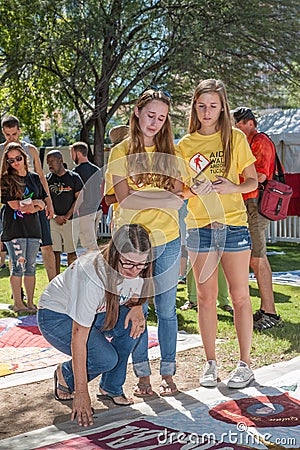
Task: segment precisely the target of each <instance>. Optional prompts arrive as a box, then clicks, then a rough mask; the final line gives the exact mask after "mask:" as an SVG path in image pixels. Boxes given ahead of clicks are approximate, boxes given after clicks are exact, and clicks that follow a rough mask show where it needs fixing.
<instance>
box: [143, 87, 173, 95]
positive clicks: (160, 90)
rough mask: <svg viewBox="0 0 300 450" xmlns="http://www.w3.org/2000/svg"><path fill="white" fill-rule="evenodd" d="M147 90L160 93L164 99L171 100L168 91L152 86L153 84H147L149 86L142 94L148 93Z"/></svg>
mask: <svg viewBox="0 0 300 450" xmlns="http://www.w3.org/2000/svg"><path fill="white" fill-rule="evenodd" d="M149 89H152V90H153V91H155V92H162V93H163V94H164V96H165V97H168V98H172V95H171V94H170V92H169V91H164V90H163V89H161V88H160V87H159V86H156V85H153V84H149V86H147V87H146V89H144V91H143V93H144V92H146V91H149Z"/></svg>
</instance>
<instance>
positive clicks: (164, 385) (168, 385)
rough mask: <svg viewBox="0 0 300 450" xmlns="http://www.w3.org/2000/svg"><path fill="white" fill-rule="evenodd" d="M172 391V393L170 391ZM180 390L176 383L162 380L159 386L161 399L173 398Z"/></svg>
mask: <svg viewBox="0 0 300 450" xmlns="http://www.w3.org/2000/svg"><path fill="white" fill-rule="evenodd" d="M169 389H170V392H169V391H168V390H169ZM178 392H179V391H178V389H177V386H176V384H175V383H174V381H167V380H165V379H163V380H162V382H161V383H160V386H159V395H160V396H161V397H173V396H174V395H176V394H177V393H178Z"/></svg>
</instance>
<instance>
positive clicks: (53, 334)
mask: <svg viewBox="0 0 300 450" xmlns="http://www.w3.org/2000/svg"><path fill="white" fill-rule="evenodd" d="M128 312H129V309H128V308H127V307H126V306H120V309H119V319H118V321H117V323H116V325H115V327H114V328H113V329H112V330H109V331H104V332H102V331H101V329H102V327H103V324H104V320H105V313H101V314H97V315H96V317H95V321H94V323H93V325H92V327H91V330H90V333H89V337H88V340H87V364H86V367H87V378H88V381H91V380H93V379H94V378H96V377H97V376H98V375H100V374H102V379H101V382H100V386H101V388H102V389H104V390H105V391H106V392H109V393H110V394H111V395H116V396H119V395H122V394H123V384H124V382H125V379H126V370H127V362H128V357H129V355H130V353H131V351H132V349H133V347H134V345H135V343H136V341H135V339H133V338H131V337H130V336H129V333H130V330H131V322H130V323H129V326H128V328H127V329H126V330H125V328H124V321H125V317H126V316H127V314H128ZM37 318H38V325H39V329H40V330H41V333H42V334H43V336H44V337H45V339H46V340H47V341H48V342H49V343H50V344H51V345H52V346H53V347H55V348H57V349H58V350H59V351H61V352H63V353H65V354H67V355H70V356H72V353H71V339H72V322H73V320H72V319H71V318H70V317H69V316H67V315H66V314H62V313H57V312H54V311H50V310H49V309H39V310H38V315H37ZM107 337H111V338H112V339H111V341H108V340H107V339H106V338H107ZM62 373H63V377H64V379H65V381H66V383H67V385H68V386H69V388H70V389H71V390H72V391H73V390H74V374H73V368H72V360H69V361H67V362H64V363H63V364H62Z"/></svg>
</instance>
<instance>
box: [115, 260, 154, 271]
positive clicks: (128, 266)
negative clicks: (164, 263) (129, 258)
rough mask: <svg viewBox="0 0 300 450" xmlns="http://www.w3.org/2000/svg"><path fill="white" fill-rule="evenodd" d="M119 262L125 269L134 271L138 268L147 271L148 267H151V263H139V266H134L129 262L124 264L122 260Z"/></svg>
mask: <svg viewBox="0 0 300 450" xmlns="http://www.w3.org/2000/svg"><path fill="white" fill-rule="evenodd" d="M119 262H120V264H121V266H122V267H123V269H133V268H136V269H138V270H143V269H146V267H148V266H149V263H147V262H145V263H138V264H134V263H129V262H124V261H122V260H121V259H119Z"/></svg>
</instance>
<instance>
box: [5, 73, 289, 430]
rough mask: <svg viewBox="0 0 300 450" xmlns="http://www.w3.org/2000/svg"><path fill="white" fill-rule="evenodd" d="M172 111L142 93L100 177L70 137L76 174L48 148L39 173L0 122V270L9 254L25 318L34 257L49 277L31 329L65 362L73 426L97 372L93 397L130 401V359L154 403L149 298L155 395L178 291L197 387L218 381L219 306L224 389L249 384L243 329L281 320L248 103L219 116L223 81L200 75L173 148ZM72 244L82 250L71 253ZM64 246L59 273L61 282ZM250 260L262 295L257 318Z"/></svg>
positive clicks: (172, 340)
mask: <svg viewBox="0 0 300 450" xmlns="http://www.w3.org/2000/svg"><path fill="white" fill-rule="evenodd" d="M170 108H171V94H170V93H169V92H167V91H165V90H161V89H159V88H157V87H155V86H151V87H148V88H147V89H146V90H145V91H144V92H142V93H141V95H140V97H139V98H138V100H137V102H136V105H135V106H134V108H133V110H132V114H131V117H130V122H129V126H120V127H116V128H115V129H113V130H111V137H112V141H114V142H113V146H112V148H111V151H110V156H109V160H108V165H107V167H106V170H105V173H103V172H102V170H103V169H99V168H98V167H97V166H95V165H94V164H92V163H91V162H90V161H89V159H88V145H87V144H86V143H84V142H76V143H74V144H72V145H71V147H70V155H71V158H72V160H73V161H74V163H75V164H76V167H75V168H74V169H73V170H69V169H68V168H66V165H65V163H64V160H63V155H62V153H61V152H60V151H59V150H52V151H50V152H49V153H48V154H47V157H46V163H47V166H48V170H49V173H48V174H47V175H46V176H45V175H44V173H43V170H42V166H41V162H40V159H39V154H38V151H37V149H36V148H35V147H34V146H32V145H31V144H27V143H26V142H24V141H21V140H20V135H21V129H20V123H19V121H18V119H17V118H16V117H14V116H6V117H4V118H3V120H2V132H3V135H4V137H5V139H6V141H5V142H4V144H2V145H1V146H0V156H1V161H2V162H1V182H0V183H1V202H2V204H3V206H2V208H1V226H2V234H1V248H0V251H1V252H0V256H1V261H0V263H1V264H0V268H4V266H6V263H5V252H6V250H7V251H8V255H9V260H10V284H11V289H12V294H13V302H14V304H13V311H14V312H15V313H17V314H20V313H28V314H29V313H35V312H36V306H35V305H34V302H33V298H34V288H35V261H36V255H37V253H38V251H39V249H41V251H42V256H43V261H44V264H45V268H46V271H47V275H48V279H49V282H50V283H49V285H48V286H47V287H45V291H44V292H43V294H42V296H41V298H40V300H39V304H38V324H39V327H40V330H41V332H42V333H43V335H44V336H45V338H46V339H47V340H48V341H49V342H50V343H51V344H52V345H53V346H54V347H56V348H58V349H59V350H61V351H62V352H64V353H66V354H68V355H70V356H71V360H70V361H68V362H66V363H64V364H62V365H59V366H58V368H57V369H56V371H55V374H54V381H55V398H56V399H58V400H60V401H65V400H70V399H73V407H72V418H73V419H74V418H75V416H77V420H78V424H79V425H85V426H86V425H90V424H92V422H93V419H92V414H93V411H92V408H91V402H90V397H89V394H88V389H87V383H88V381H90V380H92V379H93V378H95V377H97V376H98V375H99V374H102V376H101V381H100V384H99V392H98V394H97V396H98V397H99V399H102V398H109V399H111V400H112V401H113V402H114V403H116V404H118V405H128V404H131V403H132V399H130V398H127V397H126V396H125V394H124V392H123V384H124V381H125V377H126V368H127V360H128V357H129V354H130V353H132V361H133V370H134V373H135V375H136V377H137V383H136V386H135V387H134V395H136V396H140V397H151V396H153V394H154V390H153V388H152V385H151V368H150V363H149V355H148V332H147V325H146V321H147V313H148V302H149V299H150V298H153V302H154V308H155V313H156V316H157V324H158V341H159V345H160V353H161V358H160V375H161V383H160V387H159V393H160V395H161V396H168V395H175V394H176V393H177V392H178V387H177V385H176V383H175V381H174V375H175V373H176V342H177V331H178V321H177V312H176V294H177V287H178V283H181V284H187V290H188V299H187V301H186V303H184V304H183V305H182V306H181V307H180V309H181V310H183V311H185V310H188V309H193V308H197V309H198V323H199V328H200V333H201V337H202V341H203V346H204V352H205V356H206V364H205V367H204V368H203V371H202V375H201V377H200V384H201V385H202V386H204V387H215V386H216V385H217V383H218V380H219V378H218V363H217V360H216V351H215V342H216V334H217V319H218V316H217V309H216V305H217V304H218V306H219V307H220V308H222V309H223V310H224V311H226V312H228V313H229V314H232V315H233V316H234V326H235V330H236V335H237V341H238V345H239V355H238V357H237V363H236V368H235V369H234V370H233V372H232V374H231V376H230V378H229V381H228V387H230V388H237V389H239V388H244V387H246V386H248V385H249V383H250V382H251V381H252V380H253V379H254V374H253V371H252V369H251V360H250V349H251V339H252V330H253V327H254V328H255V329H258V330H259V331H262V330H264V329H266V328H271V327H273V326H282V324H283V323H282V320H281V317H280V315H278V314H277V313H276V310H275V303H274V295H273V289H272V273H271V269H270V265H269V263H268V259H267V256H266V239H265V230H266V227H267V225H268V221H267V220H266V219H264V218H263V217H262V216H261V215H260V214H259V213H258V210H257V187H258V182H263V181H264V180H265V179H269V178H271V177H272V170H273V167H274V159H275V150H274V148H273V146H272V142H271V141H270V140H269V139H268V138H267V137H266V136H265V135H262V134H260V133H258V132H257V129H256V127H257V122H256V118H255V116H254V114H253V112H252V111H251V110H250V109H249V108H245V107H239V108H236V109H235V110H234V111H233V112H232V111H230V106H229V102H228V98H227V93H226V88H225V86H224V84H223V83H222V81H220V80H215V79H207V80H202V81H201V82H200V83H199V85H198V86H197V87H196V89H195V91H194V93H193V96H192V100H191V106H190V115H189V124H188V130H187V134H186V135H185V136H183V137H182V138H181V139H180V141H179V142H178V144H175V143H174V137H173V133H172V125H171V120H170ZM114 131H115V133H114ZM114 134H115V136H114ZM113 137H115V139H113ZM104 180H105V187H104ZM103 198H105V201H106V203H107V204H108V205H110V213H109V223H110V228H111V231H112V238H111V240H110V242H109V244H108V245H107V246H106V247H104V248H99V246H98V243H97V237H98V235H97V232H98V228H99V222H100V220H101V217H102V209H101V204H102V202H103ZM78 242H80V243H81V246H82V247H83V248H85V249H86V250H87V253H86V254H85V255H83V256H81V257H79V258H78V256H77V253H76V249H77V246H78ZM62 251H65V252H66V253H67V260H68V266H69V267H68V269H66V270H65V271H64V272H63V273H61V274H60V264H61V260H60V255H61V252H62ZM249 266H250V267H251V268H252V269H253V271H254V274H255V276H256V279H257V281H258V286H259V291H260V296H261V307H260V309H259V310H258V311H256V312H255V313H254V315H253V313H252V305H251V300H250V295H249V282H248V280H249ZM237 268H238V270H237ZM22 282H23V283H24V287H25V291H26V302H25V300H24V298H23V297H22ZM229 297H230V299H231V302H232V306H231V305H230V301H229ZM217 302H218V303H217ZM54 330H55V331H54ZM58 330H60V331H58ZM106 336H109V337H110V338H111V339H110V340H109V341H108V340H107V339H106Z"/></svg>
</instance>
